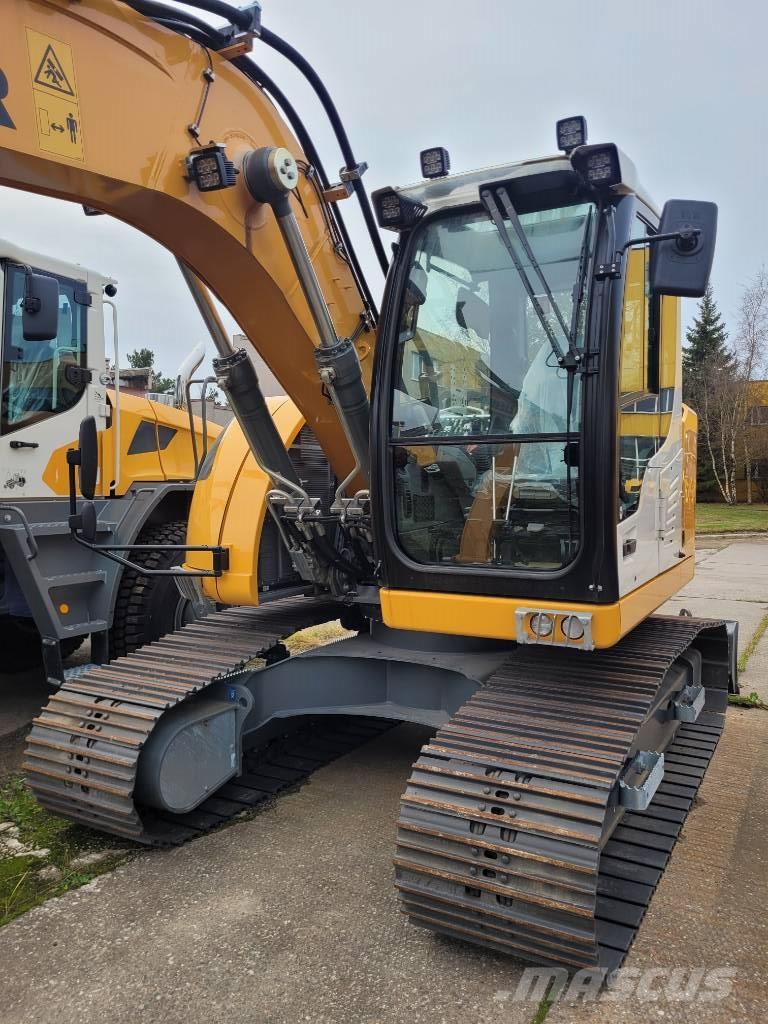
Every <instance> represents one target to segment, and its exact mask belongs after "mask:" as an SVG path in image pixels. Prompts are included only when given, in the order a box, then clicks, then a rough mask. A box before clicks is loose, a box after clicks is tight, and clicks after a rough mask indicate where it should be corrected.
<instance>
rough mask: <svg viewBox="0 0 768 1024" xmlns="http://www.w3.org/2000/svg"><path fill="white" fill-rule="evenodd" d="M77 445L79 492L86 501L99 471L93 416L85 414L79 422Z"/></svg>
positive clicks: (89, 497)
mask: <svg viewBox="0 0 768 1024" xmlns="http://www.w3.org/2000/svg"><path fill="white" fill-rule="evenodd" d="M79 447H80V453H79V454H80V459H79V463H78V464H79V467H80V493H81V494H82V496H83V497H84V498H87V499H88V501H92V500H93V496H94V494H95V493H96V478H97V476H98V473H99V439H98V435H97V433H96V420H95V419H94V418H93V416H86V417H85V419H84V420H83V421H82V423H81V424H80V438H79Z"/></svg>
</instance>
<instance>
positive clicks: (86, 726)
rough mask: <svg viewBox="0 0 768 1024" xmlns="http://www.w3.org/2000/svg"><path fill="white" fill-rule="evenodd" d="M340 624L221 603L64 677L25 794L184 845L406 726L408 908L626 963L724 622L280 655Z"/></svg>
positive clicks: (700, 730)
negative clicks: (586, 646)
mask: <svg viewBox="0 0 768 1024" xmlns="http://www.w3.org/2000/svg"><path fill="white" fill-rule="evenodd" d="M339 614H340V606H339V605H338V604H337V603H335V602H333V601H332V600H329V599H327V598H303V597H297V598H288V599H285V600H282V601H277V602H275V603H274V604H271V605H267V606H265V607H263V608H258V609H253V608H230V609H226V610H224V611H222V612H218V613H215V614H213V615H211V616H209V617H208V618H207V619H206V620H204V621H202V622H196V623H192V624H190V625H188V626H185V627H183V628H182V629H180V630H177V631H176V632H175V633H172V634H170V635H168V636H166V637H165V638H163V639H162V640H160V641H158V642H156V643H153V644H149V645H147V646H146V647H144V648H142V649H140V650H139V651H136V652H135V653H134V654H132V655H129V656H128V657H125V658H119V659H117V660H116V661H114V662H112V663H111V664H108V665H104V666H99V667H89V668H87V669H86V670H85V671H84V672H83V673H82V674H80V675H76V676H70V678H69V679H68V680H67V682H66V684H65V685H64V686H63V687H62V688H61V689H60V690H59V691H58V692H57V693H56V694H55V695H54V696H53V698H52V699H51V701H50V703H49V704H48V706H47V707H46V708H45V709H44V711H43V712H42V714H41V716H40V717H39V718H38V719H37V720H36V722H35V724H34V728H33V730H32V733H31V735H30V739H29V745H28V748H27V754H26V763H25V768H26V771H27V775H28V779H29V782H30V785H31V786H32V788H33V790H34V792H35V795H36V797H37V799H38V800H39V801H40V803H41V804H43V805H44V806H45V807H47V808H48V809H50V810H52V811H54V812H56V813H59V814H63V815H65V816H66V817H69V818H72V819H73V820H76V821H79V822H82V823H84V824H88V825H90V826H91V827H93V828H97V829H99V830H101V831H105V832H109V833H113V834H115V835H119V836H123V837H125V838H129V839H133V840H135V841H137V842H140V843H143V844H148V845H156V846H166V845H174V844H178V843H182V842H185V841H187V840H188V839H191V838H194V837H195V836H196V835H199V834H200V833H201V832H203V831H206V830H208V829H210V828H215V827H217V826H218V825H220V824H222V823H224V822H226V821H227V820H229V819H231V818H233V817H235V816H236V815H238V814H239V813H240V812H242V811H243V810H246V809H248V808H251V807H254V806H256V805H257V804H258V803H260V802H261V801H263V800H265V799H269V798H271V797H273V796H274V795H276V794H277V793H279V792H280V791H281V790H282V789H284V788H286V787H289V786H293V785H296V784H297V783H299V782H301V781H302V780H303V779H304V778H305V777H306V776H307V775H308V774H311V772H312V771H313V770H315V768H317V767H319V766H321V765H322V764H324V763H327V761H328V760H330V759H332V758H333V757H336V756H338V755H339V754H342V753H344V752H346V751H347V750H349V749H351V748H352V747H354V746H355V745H357V744H359V743H361V742H364V741H365V740H366V739H368V738H370V737H372V736H374V735H376V734H377V733H378V732H379V731H381V730H382V729H385V728H387V727H389V725H390V724H392V723H394V722H400V721H410V722H418V723H421V724H423V725H427V726H429V727H431V728H433V729H435V730H436V732H435V735H434V738H433V739H432V740H431V741H430V742H429V743H428V744H427V745H426V746H425V747H424V748H423V750H422V754H421V757H420V758H419V760H418V761H417V763H416V764H415V766H414V770H413V773H412V775H411V777H410V779H409V780H407V786H406V789H405V793H404V795H403V799H402V807H401V816H400V821H399V828H398V839H397V851H396V855H395V866H396V877H397V882H396V884H397V887H398V890H399V892H400V896H401V899H402V907H403V910H404V912H405V913H407V914H408V915H409V916H410V918H411V920H412V921H413V922H414V923H415V924H418V925H421V926H423V927H426V928H429V929H432V930H434V931H438V932H443V933H446V934H449V935H452V936H454V937H456V938H461V939H464V940H466V941H470V942H474V943H479V944H481V945H484V946H488V947H489V948H493V949H495V950H500V951H504V952H508V953H511V954H513V955H516V956H522V957H525V958H528V959H533V960H536V961H537V962H544V961H550V962H554V963H558V964H565V965H567V966H572V967H589V966H601V967H607V968H609V969H610V968H614V967H616V966H618V964H619V963H620V962H621V960H622V958H623V956H624V954H625V953H626V950H627V949H628V948H629V945H630V943H631V942H632V939H633V937H634V934H635V932H636V930H637V927H638V926H639V923H640V921H641V919H642V916H643V913H644V911H645V908H646V906H647V905H648V902H649V900H650V898H651V895H652V893H653V891H654V889H655V887H656V885H657V884H658V881H659V879H660V878H661V875H662V873H663V870H664V867H665V866H666V863H667V861H668V859H669V857H670V855H671V853H672V849H673V847H674V845H675V841H676V838H677V836H678V834H679V831H680V828H681V827H682V824H683V822H684V820H685V816H686V814H687V811H688V809H689V808H690V806H691V803H692V801H693V798H694V797H695V793H696V789H697V787H698V785H699V782H700V781H701V778H702V777H703V774H704V771H705V770H706V767H707V764H708V763H709V759H710V757H711V755H712V753H713V751H714V748H715V745H716V743H717V739H718V737H719V735H720V731H721V729H722V725H723V721H724V710H725V707H726V703H727V693H728V688H729V680H730V678H731V663H732V649H733V633H732V630H730V629H729V628H728V627H727V626H726V624H724V623H719V622H711V621H706V620H695V619H691V618H668V617H661V616H654V617H651V618H650V619H648V620H646V621H645V622H644V623H642V624H641V625H640V626H638V627H637V628H636V629H635V630H634V631H633V632H632V633H630V634H629V635H628V636H627V637H625V638H624V639H623V640H622V641H621V642H620V643H619V644H618V645H616V646H615V647H613V648H612V649H610V650H606V651H599V652H593V653H590V654H585V653H584V652H581V651H577V650H568V649H561V650H553V649H552V648H551V647H546V648H545V647H536V646H523V647H516V646H514V645H510V644H506V643H502V642H498V641H482V640H476V639H475V640H473V639H469V638H464V637H446V636H437V635H434V634H426V635H425V634H419V633H413V632H405V631H397V630H390V629H387V628H385V627H383V626H382V625H380V624H374V625H373V626H372V627H371V628H370V630H369V631H367V632H361V633H359V634H358V635H357V636H351V637H349V638H347V639H344V640H340V641H337V642H335V643H332V644H329V645H326V646H322V647H318V648H315V649H313V650H310V651H308V652H306V653H303V654H299V655H296V656H293V657H290V656H289V655H288V652H287V650H286V648H285V646H284V644H283V640H284V639H286V638H287V637H288V636H290V635H291V634H292V633H294V632H296V631H297V630H299V629H302V628H304V627H306V626H309V625H312V624H316V623H320V622H324V621H330V620H333V619H336V618H337V617H338V616H339ZM255 659H258V661H256V660H255ZM404 781H405V780H404Z"/></svg>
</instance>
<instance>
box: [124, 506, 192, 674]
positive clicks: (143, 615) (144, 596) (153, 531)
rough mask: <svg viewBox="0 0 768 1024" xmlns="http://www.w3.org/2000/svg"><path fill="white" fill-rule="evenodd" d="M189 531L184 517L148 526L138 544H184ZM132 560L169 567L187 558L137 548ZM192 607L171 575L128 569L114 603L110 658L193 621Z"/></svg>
mask: <svg viewBox="0 0 768 1024" xmlns="http://www.w3.org/2000/svg"><path fill="white" fill-rule="evenodd" d="M186 532H187V524H186V522H185V521H184V520H177V521H175V522H170V523H160V524H158V525H155V526H147V527H145V528H144V529H143V530H142V531H141V533H140V534H139V536H138V537H137V539H136V543H137V544H157V545H158V546H159V545H162V544H183V543H184V539H185V536H186ZM131 561H134V562H138V563H139V564H140V565H143V566H146V567H147V568H148V569H169V568H170V567H171V566H173V565H180V564H181V562H183V561H184V552H183V551H137V552H134V553H133V554H132V555H131ZM190 617H191V608H190V605H189V602H187V601H186V600H185V599H184V598H183V597H182V596H181V594H180V593H179V591H178V590H177V588H176V583H175V581H174V579H173V577H172V576H142V575H141V573H140V572H137V571H136V570H135V569H125V570H124V571H123V575H122V578H121V580H120V586H119V588H118V591H117V601H116V603H115V615H114V619H113V621H112V629H111V631H110V636H109V651H110V658H121V657H123V656H124V655H126V654H130V653H131V651H135V650H136V648H137V647H141V646H142V645H143V644H148V643H151V642H152V641H153V640H159V638H160V637H161V636H164V635H165V634H166V633H170V632H171V630H173V629H178V628H179V626H181V625H183V624H184V622H187V621H189V620H190Z"/></svg>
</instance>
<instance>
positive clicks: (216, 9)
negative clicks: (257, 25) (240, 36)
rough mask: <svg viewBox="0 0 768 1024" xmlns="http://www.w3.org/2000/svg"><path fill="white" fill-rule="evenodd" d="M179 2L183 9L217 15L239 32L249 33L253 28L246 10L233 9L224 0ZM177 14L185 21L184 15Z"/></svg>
mask: <svg viewBox="0 0 768 1024" xmlns="http://www.w3.org/2000/svg"><path fill="white" fill-rule="evenodd" d="M179 2H180V3H181V4H183V5H184V6H185V7H196V8H197V9H198V10H199V11H207V12H208V13H209V14H217V15H218V16H219V17H220V18H224V19H225V21H228V22H229V23H230V24H231V25H235V26H236V27H237V28H239V29H240V31H241V32H249V31H250V30H251V29H252V28H253V19H252V17H251V15H250V14H249V13H248V11H247V10H244V9H242V8H239V7H233V6H232V5H231V4H227V3H224V0H179ZM179 13H180V14H182V17H183V18H185V19H186V15H185V14H183V13H182V12H179Z"/></svg>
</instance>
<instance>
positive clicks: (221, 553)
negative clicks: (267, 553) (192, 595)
mask: <svg viewBox="0 0 768 1024" xmlns="http://www.w3.org/2000/svg"><path fill="white" fill-rule="evenodd" d="M75 518H76V519H78V518H79V516H76V517H75ZM69 525H70V528H71V530H72V538H73V540H75V541H76V542H77V543H78V544H80V545H81V546H82V547H84V548H88V550H89V551H95V552H96V553H97V554H99V555H102V557H104V558H109V559H110V560H111V561H113V562H118V563H119V564H120V565H124V566H126V567H127V568H129V569H133V570H135V571H136V572H138V573H140V574H141V575H142V576H194V577H202V576H207V577H211V576H213V577H216V578H218V577H219V576H221V575H222V574H223V573H224V572H226V570H227V569H228V568H229V548H225V547H222V546H221V545H218V544H217V545H208V544H160V545H157V544H94V543H92V542H91V541H88V540H86V539H85V538H84V537H80V536H79V535H78V533H77V527H76V526H74V525H73V523H72V518H71V517H70V523H69ZM160 550H162V551H210V553H211V560H212V562H213V568H212V569H182V568H181V566H177V567H176V568H174V569H148V568H147V567H146V566H145V565H140V564H139V563H138V562H132V561H131V560H130V559H128V558H123V556H122V555H118V554H117V552H118V551H160Z"/></svg>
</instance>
